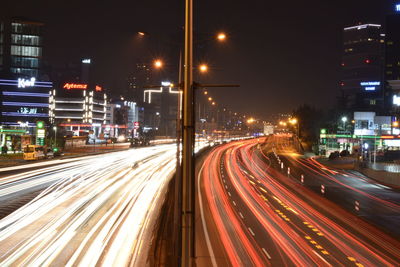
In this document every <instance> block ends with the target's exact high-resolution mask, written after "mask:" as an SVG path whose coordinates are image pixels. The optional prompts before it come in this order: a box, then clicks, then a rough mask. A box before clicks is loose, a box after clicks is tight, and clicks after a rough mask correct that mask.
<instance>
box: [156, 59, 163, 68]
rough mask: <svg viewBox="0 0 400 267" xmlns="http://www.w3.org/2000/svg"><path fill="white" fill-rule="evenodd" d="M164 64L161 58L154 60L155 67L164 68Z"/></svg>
mask: <svg viewBox="0 0 400 267" xmlns="http://www.w3.org/2000/svg"><path fill="white" fill-rule="evenodd" d="M162 66H163V62H162V61H161V60H160V59H156V60H155V61H154V67H155V68H157V69H160V68H162Z"/></svg>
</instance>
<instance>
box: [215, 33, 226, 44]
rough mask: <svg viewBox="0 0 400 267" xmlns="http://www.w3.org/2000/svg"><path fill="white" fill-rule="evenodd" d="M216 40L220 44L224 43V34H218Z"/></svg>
mask: <svg viewBox="0 0 400 267" xmlns="http://www.w3.org/2000/svg"><path fill="white" fill-rule="evenodd" d="M217 39H218V41H220V42H223V41H225V40H226V34H225V33H223V32H220V33H218V35H217Z"/></svg>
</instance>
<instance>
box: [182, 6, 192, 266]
mask: <svg viewBox="0 0 400 267" xmlns="http://www.w3.org/2000/svg"><path fill="white" fill-rule="evenodd" d="M185 1H186V9H185V65H184V86H183V149H182V152H183V155H182V159H183V161H182V259H181V265H182V266H185V267H189V266H193V265H194V211H195V209H194V151H193V150H194V149H193V147H194V120H193V114H194V110H193V109H194V107H193V96H194V95H193V89H194V88H193V70H192V62H193V58H192V57H193V17H192V16H193V0H185Z"/></svg>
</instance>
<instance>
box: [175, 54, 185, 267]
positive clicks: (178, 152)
mask: <svg viewBox="0 0 400 267" xmlns="http://www.w3.org/2000/svg"><path fill="white" fill-rule="evenodd" d="M182 65H183V64H182V51H179V74H178V106H177V112H176V175H175V182H174V224H173V225H174V229H173V236H174V238H175V239H174V245H175V248H174V256H175V260H176V261H175V262H174V265H176V266H178V265H179V259H180V258H181V253H182V252H181V244H182V239H181V221H182V218H181V212H182V199H181V188H182V183H181V181H182V179H181V177H182V176H181V173H182V172H181V132H182V123H181V117H182V116H181V115H182V106H181V101H182V93H181V92H182V85H183V83H182Z"/></svg>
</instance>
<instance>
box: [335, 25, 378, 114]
mask: <svg viewBox="0 0 400 267" xmlns="http://www.w3.org/2000/svg"><path fill="white" fill-rule="evenodd" d="M383 38H384V35H383V34H382V33H381V25H378V24H362V25H356V26H352V27H347V28H344V32H343V49H344V50H343V57H342V64H341V65H342V79H341V81H340V87H341V91H342V96H343V103H344V108H345V109H346V110H348V111H356V110H357V111H376V112H383V109H384V86H382V80H383V78H382V76H383V75H382V74H383V73H382V72H383V47H384V40H383Z"/></svg>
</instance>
